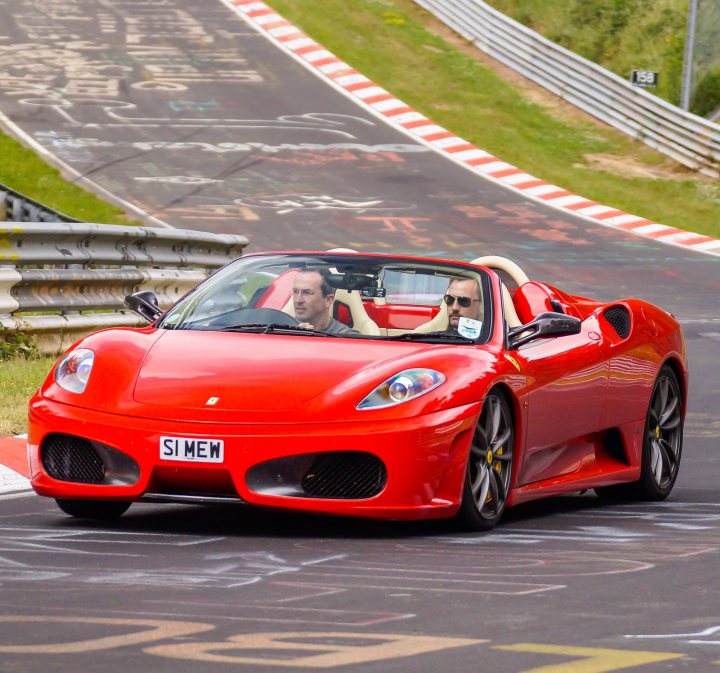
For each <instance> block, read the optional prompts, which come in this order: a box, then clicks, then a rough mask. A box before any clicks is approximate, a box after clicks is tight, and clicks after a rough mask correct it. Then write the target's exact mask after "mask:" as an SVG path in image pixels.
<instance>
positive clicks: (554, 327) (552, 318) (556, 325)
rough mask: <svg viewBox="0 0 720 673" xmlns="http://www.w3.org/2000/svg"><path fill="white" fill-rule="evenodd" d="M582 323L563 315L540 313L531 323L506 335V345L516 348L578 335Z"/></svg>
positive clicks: (513, 329) (515, 328)
mask: <svg viewBox="0 0 720 673" xmlns="http://www.w3.org/2000/svg"><path fill="white" fill-rule="evenodd" d="M581 328H582V322H581V320H580V319H579V318H575V317H574V316H571V315H565V314H564V313H541V314H540V315H539V316H538V317H537V318H535V319H534V320H533V321H532V322H529V323H528V324H527V325H520V327H513V328H512V329H511V330H510V332H509V333H508V345H509V347H510V348H517V347H518V346H522V345H523V344H526V343H528V342H530V341H535V339H545V338H548V337H559V336H568V335H569V334H579V333H580V330H581Z"/></svg>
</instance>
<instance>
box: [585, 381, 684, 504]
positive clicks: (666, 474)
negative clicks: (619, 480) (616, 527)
mask: <svg viewBox="0 0 720 673" xmlns="http://www.w3.org/2000/svg"><path fill="white" fill-rule="evenodd" d="M682 440H683V398H682V393H681V391H680V384H679V383H678V378H677V374H675V372H674V371H673V370H672V369H671V368H670V367H663V368H662V369H661V370H660V373H659V374H658V377H657V380H656V381H655V386H654V387H653V391H652V395H651V396H650V405H649V406H648V412H647V418H646V419H645V431H644V434H643V448H642V462H641V468H640V479H638V481H636V482H633V483H632V484H618V485H617V486H609V487H606V488H598V489H595V490H596V492H597V494H598V495H600V496H601V497H606V498H607V497H611V498H614V499H617V498H627V499H635V500H664V499H665V498H667V496H668V495H670V491H672V489H673V486H674V485H675V480H676V479H677V475H678V469H679V468H680V456H681V454H682Z"/></svg>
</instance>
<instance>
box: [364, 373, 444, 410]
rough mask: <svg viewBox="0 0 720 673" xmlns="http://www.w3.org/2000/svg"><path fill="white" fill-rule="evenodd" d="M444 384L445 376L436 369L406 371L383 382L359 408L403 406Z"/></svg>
mask: <svg viewBox="0 0 720 673" xmlns="http://www.w3.org/2000/svg"><path fill="white" fill-rule="evenodd" d="M444 382H445V375H444V374H441V373H440V372H436V371H435V370H434V369H406V370H405V371H402V372H399V373H397V374H395V376H391V377H390V378H389V379H388V380H387V381H383V382H382V383H381V384H380V385H379V386H378V387H377V388H375V390H373V391H372V392H371V393H370V394H369V395H368V396H367V397H366V398H365V399H364V400H363V401H362V402H360V404H358V405H357V408H358V409H379V408H381V407H391V406H393V405H395V404H402V403H403V402H407V401H408V400H412V399H415V398H416V397H419V396H420V395H424V394H425V393H429V392H430V391H431V390H433V389H435V388H437V387H438V386H439V385H440V384H441V383H444Z"/></svg>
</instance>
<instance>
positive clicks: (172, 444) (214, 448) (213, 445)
mask: <svg viewBox="0 0 720 673" xmlns="http://www.w3.org/2000/svg"><path fill="white" fill-rule="evenodd" d="M224 456H225V443H224V442H223V440H222V439H211V438H203V437H160V458H162V459H163V460H180V461H183V462H189V463H222V462H223V458H224Z"/></svg>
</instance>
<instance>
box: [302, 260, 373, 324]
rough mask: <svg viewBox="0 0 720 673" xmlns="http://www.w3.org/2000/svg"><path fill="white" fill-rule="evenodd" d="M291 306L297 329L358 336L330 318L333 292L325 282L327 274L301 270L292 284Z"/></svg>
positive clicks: (333, 297)
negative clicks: (297, 322)
mask: <svg viewBox="0 0 720 673" xmlns="http://www.w3.org/2000/svg"><path fill="white" fill-rule="evenodd" d="M292 297H293V306H294V307H295V317H296V318H297V319H298V321H299V323H300V324H299V327H303V328H305V329H314V330H317V331H318V332H326V333H327V334H359V332H358V331H357V330H354V329H353V328H352V327H348V326H347V325H344V324H343V323H341V322H340V321H339V320H335V318H332V317H331V316H330V307H331V306H332V303H333V300H334V299H335V290H334V289H333V288H332V286H331V285H330V284H329V283H328V281H327V273H326V272H323V271H315V270H312V269H301V270H300V271H299V272H298V273H297V274H296V276H295V280H294V282H293V291H292Z"/></svg>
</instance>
